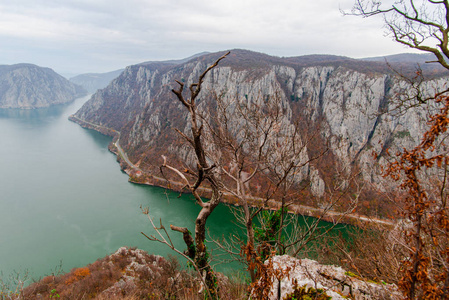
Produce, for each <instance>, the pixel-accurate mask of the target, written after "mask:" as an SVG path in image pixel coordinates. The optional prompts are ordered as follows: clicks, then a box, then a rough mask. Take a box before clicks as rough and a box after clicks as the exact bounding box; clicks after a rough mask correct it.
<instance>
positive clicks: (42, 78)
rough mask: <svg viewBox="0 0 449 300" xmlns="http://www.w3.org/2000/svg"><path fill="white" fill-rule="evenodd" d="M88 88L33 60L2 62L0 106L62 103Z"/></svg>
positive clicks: (80, 94) (36, 105) (32, 105)
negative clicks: (13, 62) (6, 63)
mask: <svg viewBox="0 0 449 300" xmlns="http://www.w3.org/2000/svg"><path fill="white" fill-rule="evenodd" d="M85 94H86V91H85V90H84V89H83V88H82V87H81V86H78V85H75V84H73V83H71V82H70V81H68V80H67V79H65V78H64V77H62V76H61V75H59V74H57V73H56V72H54V71H53V70H52V69H50V68H43V67H39V66H36V65H32V64H16V65H2V66H0V108H25V109H29V108H40V107H48V106H51V105H54V104H63V103H67V102H70V101H72V100H74V99H75V98H77V97H80V96H83V95H85Z"/></svg>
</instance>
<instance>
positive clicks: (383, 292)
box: [270, 255, 402, 300]
mask: <svg viewBox="0 0 449 300" xmlns="http://www.w3.org/2000/svg"><path fill="white" fill-rule="evenodd" d="M272 260H273V267H274V269H275V270H277V269H279V270H282V271H285V273H286V274H287V275H286V276H284V277H283V278H282V279H281V280H280V281H279V280H277V279H274V282H273V286H272V287H271V290H270V299H272V300H275V299H278V295H279V291H280V293H281V297H280V299H284V298H285V296H286V295H288V294H291V293H292V292H293V290H294V289H295V287H304V288H313V289H321V290H322V291H323V292H325V293H326V294H327V295H328V296H330V297H332V299H335V300H338V299H342V300H343V299H364V300H368V299H373V300H374V299H376V300H381V299H382V300H387V299H391V300H393V299H398V300H399V299H402V295H401V293H400V292H399V291H398V288H397V286H396V285H394V284H387V283H385V282H372V281H368V280H364V279H362V278H359V277H358V276H356V275H355V274H352V273H351V272H346V271H345V270H344V269H342V268H341V267H336V266H326V265H321V264H319V263H318V262H316V261H314V260H310V259H296V258H293V257H291V256H288V255H283V256H275V257H273V258H272Z"/></svg>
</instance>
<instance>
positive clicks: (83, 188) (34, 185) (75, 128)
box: [0, 97, 236, 279]
mask: <svg viewBox="0 0 449 300" xmlns="http://www.w3.org/2000/svg"><path fill="white" fill-rule="evenodd" d="M87 99H88V97H84V98H80V99H77V100H76V101H75V102H73V103H71V104H69V105H61V106H55V107H52V108H47V109H37V110H14V109H9V110H5V109H3V110H0V245H1V246H0V271H2V272H3V276H4V277H6V276H7V275H8V274H11V273H12V272H13V271H14V270H15V271H19V272H21V273H23V272H24V271H25V270H28V271H29V272H30V275H31V276H32V277H33V278H35V279H38V278H39V277H42V276H44V275H48V274H50V273H51V272H52V271H54V269H55V268H56V267H57V266H58V265H59V264H60V261H62V266H63V269H64V271H69V270H70V269H72V268H74V267H81V266H84V265H86V264H89V263H92V262H94V261H95V260H96V259H98V258H101V257H104V256H105V255H108V254H110V253H112V252H114V251H116V250H117V249H118V248H119V247H121V246H133V247H138V248H141V249H144V250H146V251H148V252H149V253H154V254H159V255H164V256H166V255H167V254H174V253H173V252H172V251H171V250H170V249H169V248H168V247H166V246H165V245H162V244H159V243H155V242H150V241H148V240H146V239H145V238H144V237H143V236H142V234H141V233H140V232H141V231H143V232H145V233H146V234H153V229H152V228H151V226H150V223H149V221H148V219H147V217H146V216H145V215H143V214H142V213H141V210H140V206H143V207H149V208H150V214H151V216H153V217H155V220H157V221H158V220H159V218H162V220H163V222H164V224H165V225H166V226H167V227H168V226H169V225H170V224H175V225H177V226H186V227H188V228H189V229H190V230H191V231H194V228H193V224H194V220H195V217H196V215H197V213H198V211H199V207H198V206H196V205H195V204H194V201H193V200H192V199H191V196H188V195H183V196H182V197H180V198H177V197H178V194H177V193H173V192H170V191H166V190H164V189H161V188H155V187H149V186H139V185H135V184H131V183H129V182H128V177H127V175H126V174H124V173H122V172H121V171H120V167H119V165H118V163H117V162H116V158H115V155H113V154H112V153H110V152H109V151H108V150H107V145H108V143H109V142H110V141H111V138H110V137H106V136H103V135H101V134H99V133H97V132H94V131H92V130H86V129H83V128H81V127H80V126H79V125H77V124H75V123H72V122H70V121H68V119H67V118H68V116H69V115H70V114H73V113H75V112H76V111H77V110H78V109H79V108H80V107H81V106H82V104H83V103H84V102H85V101H86V100H87ZM231 220H233V216H232V214H231V212H230V209H229V207H227V206H225V205H220V206H219V207H218V208H217V210H216V211H214V213H213V214H212V217H211V218H210V219H209V221H208V225H209V228H210V231H211V234H212V235H214V236H222V235H223V234H225V235H227V234H228V233H230V232H235V230H236V226H235V225H234V224H233V222H231ZM171 236H172V238H173V239H174V242H175V244H176V245H177V246H178V247H179V248H180V249H184V248H185V246H184V244H183V241H182V237H181V236H180V235H179V234H177V233H172V234H171ZM234 268H235V265H234ZM222 269H226V266H222Z"/></svg>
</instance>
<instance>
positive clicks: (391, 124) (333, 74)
mask: <svg viewBox="0 0 449 300" xmlns="http://www.w3.org/2000/svg"><path fill="white" fill-rule="evenodd" d="M222 54H223V53H214V54H207V55H204V56H201V57H198V58H195V59H192V60H190V61H188V62H185V63H179V64H168V63H162V62H160V63H148V64H140V65H134V66H130V67H127V68H126V69H125V71H124V72H123V73H122V74H121V75H120V76H119V77H118V78H116V79H115V80H114V81H112V82H111V84H110V85H109V86H108V87H107V88H105V89H103V90H100V91H98V92H97V93H96V94H94V95H93V96H92V98H91V99H90V100H89V101H88V102H87V103H86V104H85V105H84V106H83V107H82V108H81V109H80V110H79V111H78V112H77V113H76V114H75V117H76V118H78V119H80V120H84V121H87V122H90V123H93V124H98V125H101V126H105V127H110V128H112V129H114V130H116V131H119V132H120V133H121V135H120V141H119V143H120V145H121V147H122V148H123V149H124V150H125V151H126V153H127V154H128V157H129V159H130V160H131V162H132V163H133V164H135V165H136V166H138V167H139V168H140V169H141V170H143V171H148V172H150V173H153V174H156V173H157V174H159V173H158V172H159V171H158V167H159V165H160V164H161V161H160V154H165V155H168V156H170V159H171V160H174V161H176V160H178V161H185V159H186V158H187V157H188V154H189V153H188V151H187V150H186V148H185V147H182V145H181V144H180V141H179V139H177V137H176V134H175V133H174V131H173V128H178V129H180V130H181V131H185V130H186V126H187V118H188V116H187V113H186V112H185V110H184V109H183V107H182V106H181V104H180V103H179V102H178V101H177V100H176V99H175V96H174V95H173V94H172V92H171V89H172V88H173V87H175V86H176V84H175V80H179V81H182V82H185V83H186V86H188V85H189V84H191V83H192V82H195V81H196V80H197V78H198V76H199V74H201V72H203V71H204V70H205V69H206V68H207V66H208V65H209V64H211V63H212V62H213V61H214V60H215V59H217V58H218V57H219V56H220V55H222ZM446 82H447V78H445V77H438V78H433V79H432V80H431V81H427V82H424V84H423V85H424V86H425V87H426V88H425V89H426V91H427V92H428V93H429V94H432V93H434V92H435V91H436V90H438V89H441V88H442V87H444V86H445V84H446ZM407 88H408V83H406V82H405V81H404V80H403V79H402V78H400V77H398V76H396V75H395V73H394V72H392V71H391V69H389V68H388V67H386V66H385V64H384V63H378V62H365V61H359V60H354V59H350V58H346V57H336V56H306V57H293V58H278V57H272V56H268V55H265V54H260V53H254V52H250V51H245V50H234V51H232V52H231V54H230V55H229V56H228V57H227V58H226V59H225V60H223V61H222V62H221V63H220V65H219V66H218V67H216V68H215V69H213V70H212V72H210V73H209V74H208V76H207V77H206V78H205V82H204V85H203V88H202V92H201V93H200V96H199V98H200V103H201V104H200V105H208V104H207V103H212V99H213V97H212V96H211V95H213V94H215V95H220V96H221V97H223V98H224V99H225V100H226V99H232V98H238V99H244V101H247V102H248V103H249V104H250V103H256V104H261V105H263V102H264V101H269V99H270V97H273V96H274V95H275V94H278V95H279V96H280V97H281V98H282V101H283V105H284V106H285V108H286V111H288V112H289V113H287V114H286V115H285V120H284V121H285V122H283V124H287V125H288V124H289V122H291V120H292V119H293V118H295V117H298V118H302V119H304V120H307V122H308V124H309V127H310V128H314V129H318V131H319V135H320V137H321V141H322V144H321V145H318V146H321V147H324V146H325V145H327V146H329V148H330V150H331V151H330V152H331V155H332V157H333V159H334V161H332V162H328V163H327V164H326V163H322V164H310V165H307V166H306V167H305V170H304V174H306V178H303V180H306V181H308V182H310V185H311V191H312V193H313V194H314V195H315V196H317V197H320V196H322V195H323V194H324V193H325V192H326V191H327V189H328V188H329V187H330V186H329V185H330V183H329V180H328V179H329V178H332V177H333V176H334V175H336V174H338V173H340V174H341V173H342V172H346V173H348V172H349V171H350V170H353V169H354V168H360V169H361V170H362V172H361V173H360V174H361V175H360V176H361V177H363V180H364V181H365V182H367V183H370V184H373V185H377V186H378V188H380V189H382V188H384V183H385V182H384V181H383V180H382V178H381V176H380V175H379V174H378V172H377V170H376V168H377V166H378V163H379V162H380V163H382V162H384V158H383V157H382V156H380V157H379V158H378V159H377V161H375V160H374V159H373V156H372V153H373V151H374V152H376V153H382V151H383V150H384V149H385V148H386V147H387V146H388V147H390V148H391V149H393V150H394V149H396V148H402V147H404V146H405V147H409V146H412V145H414V143H416V142H417V141H418V140H419V139H420V137H421V136H422V134H423V132H424V131H425V128H426V127H425V126H426V122H425V113H424V111H423V110H421V109H411V110H408V111H407V112H404V113H401V114H398V115H397V116H391V115H386V114H382V113H381V112H384V111H386V110H391V109H393V107H394V105H395V104H394V101H393V100H392V99H394V98H395V97H397V95H398V94H400V93H401V92H402V91H403V90H406V89H407ZM287 125H286V126H287ZM315 146H316V145H315ZM186 151H187V152H186ZM310 151H312V152H313V151H314V149H309V152H310ZM334 177H335V176H334Z"/></svg>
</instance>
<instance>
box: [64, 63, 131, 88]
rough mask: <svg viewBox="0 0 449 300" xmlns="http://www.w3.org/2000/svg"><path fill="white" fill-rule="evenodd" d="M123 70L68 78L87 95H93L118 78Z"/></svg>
mask: <svg viewBox="0 0 449 300" xmlns="http://www.w3.org/2000/svg"><path fill="white" fill-rule="evenodd" d="M123 70H124V69H120V70H116V71H112V72H108V73H87V74H81V75H78V76H75V77H72V78H70V81H71V82H73V83H75V84H79V85H81V86H82V87H83V88H85V89H86V90H87V91H88V92H89V93H95V92H96V91H97V90H99V89H102V88H105V87H106V86H107V85H108V84H109V83H110V82H111V81H112V80H113V79H115V78H116V77H118V76H119V75H120V73H122V72H123Z"/></svg>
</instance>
